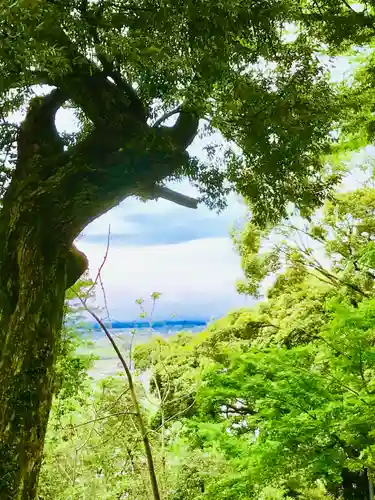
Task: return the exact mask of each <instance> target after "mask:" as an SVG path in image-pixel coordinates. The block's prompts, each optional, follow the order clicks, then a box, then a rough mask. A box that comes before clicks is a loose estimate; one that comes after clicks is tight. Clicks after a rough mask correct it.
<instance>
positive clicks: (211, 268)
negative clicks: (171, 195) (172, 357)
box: [78, 238, 247, 320]
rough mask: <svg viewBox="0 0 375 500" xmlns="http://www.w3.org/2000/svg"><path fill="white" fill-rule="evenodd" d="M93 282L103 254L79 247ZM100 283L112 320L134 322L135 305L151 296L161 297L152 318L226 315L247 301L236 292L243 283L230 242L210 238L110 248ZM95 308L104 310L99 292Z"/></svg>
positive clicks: (100, 247)
mask: <svg viewBox="0 0 375 500" xmlns="http://www.w3.org/2000/svg"><path fill="white" fill-rule="evenodd" d="M78 247H79V248H80V249H81V250H83V251H84V252H85V253H86V254H87V256H88V258H89V261H90V274H91V276H92V277H94V276H95V274H96V271H97V269H98V267H99V266H100V264H101V262H102V259H103V256H104V254H105V245H102V244H92V243H87V242H85V241H84V240H82V241H79V242H78ZM102 277H103V281H104V285H105V289H106V295H107V299H108V305H109V309H110V313H111V316H112V317H113V318H114V319H125V320H126V319H134V318H136V317H137V314H138V312H139V310H138V307H137V306H136V305H135V304H134V301H135V300H136V299H137V298H139V297H142V298H147V297H149V296H150V294H151V293H152V292H154V291H158V292H161V293H162V294H163V297H162V299H161V301H160V302H159V303H158V306H157V314H156V316H157V317H159V318H164V319H165V318H168V317H170V316H171V315H173V314H176V315H177V316H178V317H193V316H194V317H205V318H209V317H212V316H219V315H223V314H225V313H226V312H227V311H228V310H229V309H232V308H234V307H239V306H241V305H244V304H245V303H246V302H247V301H246V300H245V299H244V298H242V297H240V296H239V295H237V293H236V291H235V281H236V278H239V277H241V270H240V262H239V257H238V255H236V254H235V253H234V251H233V247H232V242H231V241H230V239H229V238H210V239H201V240H197V241H190V242H187V243H182V244H176V245H163V246H149V247H117V246H116V247H112V248H110V249H109V255H108V259H107V262H106V264H105V266H104V269H103V272H102ZM97 300H98V303H99V304H100V305H102V304H103V300H102V297H101V294H100V292H98V298H97Z"/></svg>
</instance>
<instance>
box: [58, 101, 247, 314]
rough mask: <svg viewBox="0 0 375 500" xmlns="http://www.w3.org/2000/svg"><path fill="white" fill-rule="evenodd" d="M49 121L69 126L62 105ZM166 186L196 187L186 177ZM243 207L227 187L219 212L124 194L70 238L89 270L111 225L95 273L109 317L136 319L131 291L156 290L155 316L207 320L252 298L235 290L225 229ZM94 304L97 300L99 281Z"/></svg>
mask: <svg viewBox="0 0 375 500" xmlns="http://www.w3.org/2000/svg"><path fill="white" fill-rule="evenodd" d="M56 124H57V128H58V130H60V131H62V130H66V131H72V130H74V129H75V126H76V124H75V121H74V117H73V116H72V114H71V113H70V112H69V110H65V109H63V110H60V111H59V112H58V115H57V118H56ZM203 147H204V142H203V140H202V139H197V140H196V141H195V142H194V143H193V144H192V145H191V147H190V149H189V152H190V153H191V154H194V155H197V156H200V157H201V158H202V156H203ZM169 187H172V188H173V189H176V190H178V191H179V192H181V193H184V194H187V195H190V196H194V195H196V194H197V193H196V192H195V191H194V188H193V187H192V186H190V185H189V183H188V182H180V183H179V184H172V183H170V184H169ZM245 213H246V207H245V205H244V204H243V203H242V202H241V200H240V199H239V198H238V197H236V196H234V195H233V196H232V197H231V198H229V200H228V207H227V209H226V210H224V211H223V212H222V213H220V214H217V213H216V212H215V211H211V210H209V209H208V208H207V207H206V206H204V205H200V206H199V207H198V208H197V209H196V210H193V209H189V208H185V207H181V206H179V205H176V204H173V203H171V202H169V201H166V200H161V199H160V200H157V201H148V202H146V203H145V202H142V201H140V200H137V199H136V198H128V199H126V200H125V201H124V202H123V203H121V204H120V205H118V206H117V207H115V208H114V209H112V210H110V211H109V212H107V213H106V214H104V215H103V216H101V217H99V218H98V219H96V220H95V221H94V222H92V223H91V224H90V225H89V226H87V227H86V228H85V230H84V231H83V233H82V234H81V235H80V236H79V238H78V239H77V241H76V245H77V247H78V248H79V249H80V250H82V251H83V252H84V253H85V254H86V255H87V257H88V259H89V273H90V276H91V277H92V278H94V277H95V276H96V273H97V270H98V268H99V267H100V265H101V263H102V262H103V258H104V255H105V253H106V248H107V241H108V234H109V228H110V244H109V251H108V257H107V259H106V262H105V265H104V267H103V270H102V272H101V275H102V279H103V284H104V289H105V295H106V303H107V306H108V310H109V316H110V318H111V319H112V320H123V321H132V320H135V319H137V317H138V316H139V313H140V310H139V306H138V305H137V304H136V303H135V301H136V299H138V298H142V299H145V307H146V309H150V307H151V301H150V300H149V298H150V296H151V294H152V293H153V292H155V291H157V292H160V293H161V294H162V296H161V298H160V300H159V301H158V303H157V306H156V308H155V311H154V314H153V317H154V319H171V318H176V319H204V320H211V319H214V318H218V317H221V316H223V315H225V314H226V313H227V312H228V311H230V310H232V309H236V308H238V307H243V306H247V305H251V304H252V303H253V301H252V300H251V299H250V298H246V297H243V296H240V295H239V294H237V292H236V281H237V279H240V278H241V277H242V273H241V266H240V258H239V256H238V255H237V254H236V253H235V251H234V248H233V243H232V240H231V238H230V235H229V233H230V231H231V230H232V229H233V227H234V226H235V225H238V224H239V223H240V221H241V220H242V221H243V219H244V215H245ZM96 304H97V305H98V306H99V307H103V306H104V299H103V294H102V291H101V289H100V288H99V289H98V290H97V295H96ZM103 314H104V311H103Z"/></svg>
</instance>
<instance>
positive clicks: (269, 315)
mask: <svg viewBox="0 0 375 500" xmlns="http://www.w3.org/2000/svg"><path fill="white" fill-rule="evenodd" d="M374 21H375V5H374V1H373V0H363V1H359V2H356V3H354V2H352V1H351V0H262V1H260V0H251V1H249V0H237V1H233V0H220V1H219V2H217V1H210V0H187V1H185V2H181V1H177V0H159V1H157V2H153V1H151V0H139V1H137V2H136V3H134V2H131V1H120V0H99V1H90V0H67V1H64V0H4V1H2V2H1V5H0V32H1V43H0V70H1V78H0V199H1V205H0V240H1V242H2V244H1V248H0V368H1V370H0V408H1V411H0V478H1V481H0V496H4V497H6V498H15V499H22V500H25V499H33V498H35V497H36V490H37V484H38V477H39V470H40V465H41V461H42V457H43V447H44V439H45V431H46V429H47V424H48V419H49V414H50V409H51V404H52V396H53V394H54V393H55V402H54V409H53V416H52V419H51V420H50V425H49V434H48V439H47V442H48V446H47V449H46V457H45V460H44V468H43V471H42V477H43V481H42V485H41V491H42V492H43V493H42V494H43V495H44V496H46V497H48V496H49V497H53V498H58V497H59V496H60V497H61V496H65V497H66V495H70V496H71V497H73V498H81V497H82V498H84V497H88V496H90V497H92V496H93V495H99V497H100V498H103V497H105V496H107V497H108V498H110V497H121V496H123V497H124V496H125V497H126V496H133V497H134V498H139V497H140V496H142V495H145V496H146V498H147V496H149V492H148V490H147V488H148V486H147V485H145V484H144V482H143V476H142V475H140V474H139V473H138V472H139V471H140V470H142V469H144V466H142V464H144V456H143V451H142V447H139V443H138V441H139V439H138V438H137V437H136V436H137V433H138V435H139V434H142V436H141V438H142V439H143V441H144V443H145V441H147V437H146V436H145V433H144V432H143V431H142V425H143V424H142V422H143V414H142V415H141V412H140V411H138V410H137V413H136V415H137V418H138V424H139V428H138V427H137V422H136V420H137V419H133V420H132V419H131V416H132V415H131V414H132V411H131V410H129V405H128V403H129V401H127V399H126V398H125V399H123V398H122V397H120V395H121V388H120V386H121V383H118V382H117V381H113V382H112V381H111V382H110V383H109V386H107V385H106V384H104V385H103V386H102V389H101V392H100V391H99V393H95V394H94V395H91V396H90V395H89V393H90V390H89V387H90V384H89V382H88V380H87V378H86V377H85V369H86V368H87V366H88V364H89V361H90V360H89V359H87V358H86V359H83V358H81V357H80V356H79V355H76V353H75V348H76V346H77V342H78V343H79V340H78V339H74V338H73V336H72V334H71V332H69V331H67V330H65V331H63V336H62V337H61V324H62V320H63V308H64V297H65V292H66V290H67V289H69V288H70V287H71V286H72V285H73V284H74V283H75V282H76V281H77V279H79V277H80V276H81V275H82V274H83V272H84V271H85V270H86V269H87V267H88V262H87V259H86V257H85V256H84V255H83V254H82V253H80V252H78V251H77V250H76V249H75V247H74V246H73V242H74V240H75V238H76V237H77V236H78V235H79V234H80V233H81V231H82V230H83V229H84V228H85V227H86V226H87V224H89V223H90V222H91V221H93V220H94V219H95V218H97V217H98V216H100V215H102V214H104V213H106V212H107V211H108V210H110V209H111V208H113V207H114V206H116V205H118V204H119V203H120V202H121V201H122V200H124V199H126V198H128V197H131V196H137V197H139V198H141V199H143V200H145V199H157V198H165V199H168V200H170V201H172V202H175V203H179V204H181V205H184V206H185V207H190V208H194V207H196V206H197V203H198V201H202V200H203V201H205V202H206V203H207V204H208V205H209V206H210V207H217V208H222V207H223V206H224V205H225V203H226V198H227V194H228V193H229V192H231V191H235V192H237V193H239V194H240V195H242V196H243V197H244V198H245V199H246V201H247V202H248V204H249V209H250V211H251V217H250V219H251V222H250V223H249V225H248V227H247V228H246V229H245V231H244V232H243V234H241V235H238V236H236V238H235V240H236V241H235V244H236V247H237V250H238V251H239V253H240V254H241V258H242V264H243V269H244V275H245V276H244V278H245V279H244V281H243V282H242V283H239V291H240V292H241V293H245V294H250V295H252V296H256V297H262V294H264V291H265V289H267V290H268V291H267V299H266V300H263V301H262V302H261V303H259V304H258V306H257V307H256V308H254V309H253V310H249V311H239V312H235V313H233V314H231V315H230V316H229V317H228V318H227V319H224V320H221V321H220V322H218V323H217V324H214V325H212V326H211V327H210V328H209V329H208V331H207V332H205V333H204V334H202V335H200V336H196V337H189V336H180V337H178V338H177V339H174V340H171V341H170V342H165V341H163V340H161V339H156V340H155V342H153V343H151V344H150V345H148V346H143V347H142V348H139V349H138V350H137V352H136V353H135V356H134V360H135V362H136V366H137V368H138V369H139V370H147V373H149V374H151V375H150V377H151V378H150V391H146V394H145V397H146V399H147V397H152V398H154V399H155V401H154V402H153V407H154V410H155V411H151V410H150V409H149V408H148V407H147V405H144V408H143V410H142V411H144V413H145V415H144V418H145V419H146V420H148V421H149V422H148V424H149V433H150V435H152V438H150V442H151V441H152V446H153V448H154V450H155V453H156V455H157V458H156V459H155V463H156V464H157V467H158V476H159V481H160V488H161V491H162V495H163V496H167V497H168V498H172V499H173V498H175V499H176V500H177V499H178V498H181V499H182V498H199V497H201V498H204V497H206V498H207V497H211V498H220V497H222V498H229V499H230V498H264V499H265V498H280V497H282V496H283V495H284V497H285V496H288V495H289V497H293V496H296V495H300V496H301V497H302V498H303V497H305V498H324V497H325V498H328V497H329V495H331V496H332V495H333V496H334V497H336V498H338V497H339V496H340V495H341V494H342V496H343V497H344V498H355V496H356V495H357V497H358V495H359V497H360V498H365V496H366V495H367V493H366V492H369V495H370V497H371V496H373V495H372V491H371V489H372V486H373V485H372V469H373V463H372V458H371V457H372V455H371V453H372V436H373V431H372V427H371V425H372V424H371V418H370V417H371V406H372V403H373V401H372V386H371V378H372V371H373V366H372V362H373V361H372V360H373V353H372V349H373V347H372V345H373V342H372V317H373V313H372V311H373V302H372V301H373V300H374V294H373V280H374V277H375V274H374V273H375V271H374V269H375V264H374V259H375V249H374V228H375V225H374V214H373V211H374V208H373V207H375V195H374V192H373V190H372V189H370V188H365V189H363V190H361V191H357V192H353V193H351V194H349V195H347V194H345V195H337V196H336V197H334V196H333V195H332V187H333V185H335V184H336V183H337V182H338V180H339V179H340V176H341V175H342V167H341V165H340V161H339V160H340V159H341V156H340V155H342V153H343V152H351V151H353V150H356V149H358V148H359V147H362V146H366V145H368V144H371V143H372V142H373V138H374V130H375V126H374V116H373V115H374V103H375V93H374V91H373V88H374V74H375V66H374V62H375V59H374V53H373V48H374V47H373V46H374V34H375V29H374V26H375V22H374ZM336 55H340V56H343V55H344V56H345V57H347V58H353V60H355V61H356V63H358V62H359V63H360V67H359V69H358V71H357V72H356V73H355V74H354V75H351V77H350V79H349V81H348V82H343V83H340V84H334V83H332V81H330V74H329V71H328V68H329V65H328V63H327V60H328V59H329V58H330V57H332V56H336ZM327 56H328V58H327ZM332 62H333V63H334V62H335V61H334V60H333V61H331V62H330V64H331V66H332ZM62 110H65V112H66V110H69V112H70V116H73V115H74V116H75V118H76V125H77V127H76V129H75V130H72V131H69V132H66V131H65V132H61V131H58V130H57V128H56V115H57V113H59V112H60V111H62ZM169 119H171V121H168V120H169ZM214 133H216V136H215V135H214ZM201 135H204V136H206V138H207V136H209V137H210V138H211V139H208V140H207V144H208V145H207V146H206V151H205V153H206V154H205V155H202V157H200V158H199V159H198V158H197V157H195V156H193V155H192V154H191V153H190V152H191V149H189V147H190V146H191V145H192V143H193V141H194V140H195V139H196V138H198V137H199V136H201ZM217 137H219V140H218V142H219V144H216V143H215V141H216V138H217ZM210 140H211V142H210ZM181 179H188V180H189V181H190V182H191V183H193V184H194V185H195V186H196V187H197V188H198V191H199V192H200V195H201V199H200V200H194V199H192V198H189V197H186V196H184V195H181V194H179V193H175V192H173V191H171V190H170V189H168V188H166V186H165V183H166V182H168V181H171V180H181ZM325 199H327V200H328V201H327V203H326V206H325V209H324V213H323V214H315V215H314V216H313V215H312V214H313V212H314V210H315V209H316V208H317V207H318V206H320V205H321V204H322V203H323V202H324V200H325ZM296 212H298V214H299V215H300V216H302V217H306V221H305V222H303V223H301V221H297V223H296V224H297V225H293V223H292V222H291V221H293V218H292V219H289V220H288V221H286V222H285V223H284V225H278V226H276V227H275V226H274V225H275V224H279V223H280V220H281V219H284V218H285V217H286V216H287V215H288V214H290V213H296ZM301 224H302V226H301ZM123 365H124V366H125V370H126V364H125V363H123ZM240 377H242V380H240ZM128 379H129V377H128ZM129 380H130V379H129ZM111 384H112V385H111ZM130 385H131V384H130ZM87 391H88V392H87ZM136 392H137V394H138V398H139V397H141V398H142V389H141V385H140V383H139V380H138V383H137V384H136V386H135V390H134V391H133V390H131V391H130V394H131V398H130V399H131V401H132V405H133V406H135V407H137V405H138V403H137V398H136V397H135V394H136ZM126 397H127V396H126ZM135 403H136V404H135ZM112 404H113V406H114V408H116V407H117V408H118V411H117V414H118V413H121V414H123V413H124V411H125V414H126V419H127V420H126V422H127V424H129V422H133V423H134V433H133V434H131V435H130V434H129V425H127V426H126V425H124V426H122V425H119V429H118V430H116V434H118V435H120V432H123V433H124V435H123V436H122V441H124V442H126V441H128V442H129V443H131V446H130V445H129V447H128V448H126V446H124V443H121V445H120V448H119V451H118V456H116V457H115V456H114V455H113V453H112V455H111V457H110V458H108V457H109V454H110V449H111V448H110V445H109V444H108V446H107V448H106V449H104V448H102V447H103V446H104V445H103V443H109V442H110V440H111V439H112V438H111V437H110V436H112V435H113V432H112V431H111V428H112V427H113V425H115V427H116V426H117V425H118V424H117V423H115V424H114V423H113V422H114V420H113V418H112V416H109V415H107V414H105V415H102V414H101V415H100V416H99V415H97V410H98V407H100V408H102V410H103V411H106V410H108V405H109V407H111V405H112ZM340 405H341V406H340ZM151 406H152V405H151ZM67 408H71V410H72V411H67V410H66V409H67ZM122 408H126V410H123V409H122ZM155 408H156V409H155ZM78 410H80V412H78ZM78 414H79V415H78ZM111 415H112V414H111ZM133 416H134V415H133ZM75 417H77V419H78V420H77V422H76V421H75ZM141 417H142V418H141ZM129 419H130V420H129ZM94 420H95V422H91V421H94ZM86 421H90V422H91V423H92V425H91V424H86V423H85V422H86ZM116 422H118V420H116ZM139 422H141V423H139ZM81 424H82V425H81ZM83 424H85V425H83ZM86 425H88V426H89V427H86ZM54 426H55V427H54ZM53 428H55V434H53V432H52V431H51V429H53ZM87 428H89V429H90V432H89V433H88V434H87V432H86V429H87ZM67 429H68V430H69V432H68V430H67ZM111 432H112V434H111ZM51 433H52V434H51ZM70 438H71V439H70ZM51 443H52V444H51ZM65 443H66V444H65ZM98 449H99V450H101V451H100V452H97V450H98ZM116 449H117V448H116ZM95 450H96V451H95ZM129 450H130V453H131V454H132V458H130V456H129ZM176 450H178V451H176ZM116 454H117V452H116ZM116 454H115V455H116ZM146 455H147V457H146V458H147V463H148V465H149V464H150V460H149V454H147V453H146ZM175 455H176V457H177V458H175V459H173V457H174V456H175ZM78 456H81V457H84V459H83V460H82V462H80V461H79V460H78ZM119 457H120V458H119ZM126 457H128V458H126ZM129 460H130V462H129ZM56 463H58V464H60V465H61V463H65V464H66V467H65V468H64V473H65V476H64V473H63V471H62V475H63V476H64V477H65V479H66V481H65V482H64V480H61V481H60V482H57V481H54V475H53V470H54V468H55V466H56ZM98 463H100V466H98V467H97V469H98V471H100V472H98V477H97V478H96V479H97V482H96V486H95V485H94V486H95V487H94V486H93V484H91V483H90V481H88V478H89V476H90V474H91V472H92V471H91V466H92V465H93V464H95V465H97V464H98ZM120 463H121V464H122V465H120ZM124 463H126V464H127V465H126V467H130V470H131V474H127V475H126V478H125V479H123V478H122V472H121V471H123V469H122V468H121V467H123V464H124ZM129 464H130V465H129ZM103 471H104V472H103ZM142 473H144V470H143V472H142ZM103 477H104V482H105V483H106V484H105V486H103V481H102V479H103ZM116 478H121V479H116ZM129 478H130V479H129ZM351 478H352V479H351ZM99 483H100V484H99ZM353 484H355V485H356V487H354V486H353ZM364 484H366V486H364ZM153 490H155V488H153ZM153 494H154V498H155V499H158V495H156V496H155V491H154V493H153Z"/></svg>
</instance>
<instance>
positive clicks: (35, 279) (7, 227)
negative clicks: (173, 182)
mask: <svg viewBox="0 0 375 500" xmlns="http://www.w3.org/2000/svg"><path fill="white" fill-rule="evenodd" d="M60 34H61V37H62V42H61V43H63V47H62V49H63V50H65V51H66V52H67V57H68V59H70V60H71V61H72V73H71V74H68V75H65V74H64V77H62V78H57V79H56V81H54V82H51V84H52V85H55V86H56V87H57V88H56V89H54V90H52V91H51V93H50V94H48V95H46V96H43V97H39V98H35V99H33V100H32V101H31V103H30V106H29V109H28V112H27V114H26V118H25V120H24V122H23V123H22V126H21V128H20V133H19V137H18V158H17V165H16V168H15V171H14V173H13V177H12V181H11V184H10V186H9V188H8V189H7V193H6V196H5V198H4V200H3V206H2V207H1V211H0V242H1V246H0V500H3V499H4V500H8V499H22V500H26V499H28V500H29V499H30V500H32V499H34V498H35V496H36V487H37V479H38V473H39V469H40V465H41V458H42V452H43V444H44V436H45V432H46V427H47V421H48V415H49V411H50V407H51V400H52V395H53V384H54V365H55V359H56V354H57V352H58V345H59V339H60V337H59V333H60V328H61V322H62V314H63V304H64V294H65V290H66V289H67V288H68V287H69V286H71V285H72V284H73V283H74V282H75V281H76V280H77V279H78V278H79V276H80V275H81V274H82V272H83V271H84V270H85V269H86V268H87V260H86V258H85V257H84V256H83V254H81V253H80V252H78V251H77V250H76V249H74V248H73V249H72V242H73V240H74V238H75V237H77V236H78V234H79V233H80V232H81V231H82V229H83V228H84V227H85V226H86V225H87V224H88V223H89V222H90V221H92V220H94V219H95V218H96V217H98V216H100V215H101V214H103V213H105V212H106V211H108V210H109V209H110V208H112V207H114V206H116V205H117V204H118V203H119V202H120V201H122V200H123V199H124V198H126V197H127V196H131V195H134V194H138V195H141V196H144V197H146V198H147V197H155V196H158V194H157V193H160V189H161V188H160V185H158V184H159V183H160V182H161V181H163V179H165V178H166V177H169V176H171V175H173V174H175V173H176V172H178V171H179V170H181V169H182V168H188V155H187V153H186V148H187V147H188V146H189V145H190V144H191V142H192V140H193V139H194V137H195V135H196V133H197V130H198V122H199V119H198V116H197V114H196V113H195V112H194V111H192V110H190V111H189V110H188V109H185V108H186V106H185V108H184V109H183V110H181V111H180V114H179V117H178V119H177V121H176V123H175V125H174V126H173V127H171V128H163V127H157V128H153V127H150V126H149V125H148V124H147V121H146V115H145V111H144V107H143V105H142V103H141V102H140V99H139V98H138V97H137V96H136V95H135V92H134V90H132V89H131V88H130V86H129V85H128V84H127V83H126V82H121V81H120V82H118V83H116V84H114V83H113V82H110V81H109V80H108V75H107V74H105V72H104V73H103V72H101V71H100V70H99V69H98V68H97V67H95V66H93V64H92V63H90V62H89V61H88V60H86V59H85V58H84V57H83V56H80V57H77V54H78V52H77V51H76V49H75V48H74V47H72V44H71V42H70V41H69V40H66V39H65V36H64V34H63V32H61V33H60ZM58 38H59V37H57V39H56V40H55V37H53V40H54V43H55V42H57V41H58ZM77 61H78V62H77ZM76 66H77V67H76ZM117 79H118V78H117ZM67 99H71V100H73V101H74V102H75V103H76V104H77V105H79V106H80V107H81V109H82V110H83V111H84V112H85V114H86V116H88V117H89V118H90V119H91V121H92V122H93V124H94V127H93V129H92V130H91V132H90V133H89V134H88V135H87V136H85V137H84V138H83V139H81V140H80V141H79V142H78V143H77V144H75V145H74V146H71V147H68V148H65V147H64V145H63V143H62V140H61V138H60V137H59V135H58V133H57V131H56V127H55V113H56V111H57V109H58V108H59V107H60V106H61V105H62V103H64V102H65V101H66V100H67ZM167 191H168V190H167ZM167 191H166V190H165V189H164V188H162V196H166V197H167V198H168V199H172V201H175V202H176V201H177V202H178V203H180V202H181V199H180V198H181V197H177V198H176V197H175V196H172V197H171V193H170V192H167ZM185 201H186V200H185ZM191 202H192V200H191V199H189V200H188V203H190V204H191ZM193 205H194V204H193Z"/></svg>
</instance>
